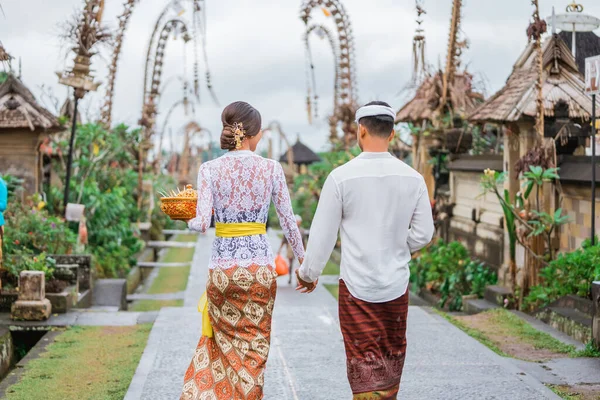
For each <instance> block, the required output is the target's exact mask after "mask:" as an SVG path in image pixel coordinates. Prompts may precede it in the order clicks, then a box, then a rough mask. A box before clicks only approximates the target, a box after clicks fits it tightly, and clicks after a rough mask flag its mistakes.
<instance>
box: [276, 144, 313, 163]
mask: <svg viewBox="0 0 600 400" xmlns="http://www.w3.org/2000/svg"><path fill="white" fill-rule="evenodd" d="M292 153H293V155H294V164H298V165H301V164H312V163H315V162H319V161H321V157H319V156H318V155H317V153H315V152H314V151H312V150H311V149H310V148H309V147H308V146H307V145H305V144H304V143H302V142H301V141H300V138H298V140H297V141H296V143H295V144H294V145H293V146H292ZM279 161H280V162H282V163H287V152H285V153H284V154H282V155H281V157H280V158H279Z"/></svg>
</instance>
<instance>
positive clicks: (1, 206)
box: [0, 177, 8, 286]
mask: <svg viewBox="0 0 600 400" xmlns="http://www.w3.org/2000/svg"><path fill="white" fill-rule="evenodd" d="M7 203H8V188H7V187H6V182H4V180H3V179H2V177H0V267H2V246H3V244H4V211H6V206H7ZM0 286H1V285H0Z"/></svg>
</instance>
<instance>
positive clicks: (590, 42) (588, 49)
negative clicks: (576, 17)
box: [558, 31, 600, 75]
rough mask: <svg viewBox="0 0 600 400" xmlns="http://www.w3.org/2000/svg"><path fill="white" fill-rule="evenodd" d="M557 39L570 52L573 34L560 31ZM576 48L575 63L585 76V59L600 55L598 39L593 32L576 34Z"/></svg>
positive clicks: (599, 40)
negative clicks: (559, 39)
mask: <svg viewBox="0 0 600 400" xmlns="http://www.w3.org/2000/svg"><path fill="white" fill-rule="evenodd" d="M558 37H559V38H561V39H562V40H564V42H565V44H566V45H567V47H568V48H569V50H571V52H572V50H573V49H572V48H571V47H572V46H573V34H572V33H571V32H566V31H562V32H560V33H559V34H558ZM575 47H576V50H577V51H576V53H575V54H576V63H577V67H578V68H579V72H581V74H582V75H583V74H585V59H586V58H588V57H594V56H597V55H600V37H598V36H597V35H596V34H595V33H594V32H577V36H576V37H575Z"/></svg>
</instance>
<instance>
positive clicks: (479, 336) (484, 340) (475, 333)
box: [432, 308, 510, 357]
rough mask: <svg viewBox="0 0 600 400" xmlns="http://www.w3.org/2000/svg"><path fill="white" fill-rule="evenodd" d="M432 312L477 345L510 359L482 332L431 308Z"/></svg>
mask: <svg viewBox="0 0 600 400" xmlns="http://www.w3.org/2000/svg"><path fill="white" fill-rule="evenodd" d="M432 310H433V312H435V313H437V314H439V315H440V316H442V317H443V318H445V319H447V320H448V321H449V322H450V323H451V324H452V325H454V326H456V327H457V328H458V329H460V330H461V331H463V332H465V333H466V334H467V335H469V336H471V337H472V338H473V339H475V340H477V341H478V342H479V343H481V344H483V345H485V346H487V347H488V348H489V349H490V350H492V351H493V352H494V353H496V354H498V355H500V356H502V357H510V355H509V354H506V353H505V352H503V351H502V350H500V348H499V347H498V346H496V344H495V343H494V342H493V341H492V340H491V339H490V338H488V337H487V336H486V335H485V334H484V333H483V332H481V331H479V330H477V329H473V328H470V327H468V326H467V325H465V324H464V323H463V322H461V321H459V320H457V319H456V318H453V317H452V316H450V315H448V314H446V313H445V312H443V311H440V310H438V309H437V308H432Z"/></svg>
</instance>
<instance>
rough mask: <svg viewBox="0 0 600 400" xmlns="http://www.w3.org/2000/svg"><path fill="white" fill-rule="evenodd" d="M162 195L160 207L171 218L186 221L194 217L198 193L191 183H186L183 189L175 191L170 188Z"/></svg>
mask: <svg viewBox="0 0 600 400" xmlns="http://www.w3.org/2000/svg"><path fill="white" fill-rule="evenodd" d="M162 195H163V196H162V197H161V198H160V209H161V210H162V211H163V212H164V213H165V214H167V215H168V216H169V217H170V218H171V219H172V220H176V221H187V220H190V219H193V218H195V217H196V205H197V203H198V193H197V192H196V190H194V189H193V187H192V185H186V187H185V190H183V191H181V190H179V189H177V192H175V191H173V190H172V191H171V192H170V193H168V194H167V193H162Z"/></svg>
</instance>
